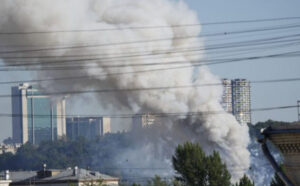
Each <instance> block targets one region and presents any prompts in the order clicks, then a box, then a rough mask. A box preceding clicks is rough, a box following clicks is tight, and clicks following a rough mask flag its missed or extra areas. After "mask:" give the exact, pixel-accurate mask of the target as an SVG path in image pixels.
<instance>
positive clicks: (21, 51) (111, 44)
mask: <svg viewBox="0 0 300 186" xmlns="http://www.w3.org/2000/svg"><path fill="white" fill-rule="evenodd" d="M297 27H300V25H299V24H297V25H290V26H285V27H282V26H278V27H272V28H264V29H252V30H248V31H235V32H230V33H222V34H226V35H227V34H237V33H249V32H257V31H268V30H282V29H288V28H297ZM215 35H216V34H210V35H206V36H198V35H193V36H181V37H170V38H158V39H152V40H139V41H127V42H118V43H102V44H93V45H81V46H63V47H49V48H39V49H27V50H13V51H0V54H12V53H26V52H41V51H53V50H54V51H55V50H65V49H81V48H95V47H104V46H118V45H128V44H139V43H149V42H160V41H168V40H182V39H192V38H199V37H208V36H215ZM217 35H218V34H217Z"/></svg>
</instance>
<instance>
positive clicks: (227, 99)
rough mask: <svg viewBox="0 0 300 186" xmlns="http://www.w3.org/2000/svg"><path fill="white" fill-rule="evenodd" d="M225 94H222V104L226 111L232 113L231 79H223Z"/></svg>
mask: <svg viewBox="0 0 300 186" xmlns="http://www.w3.org/2000/svg"><path fill="white" fill-rule="evenodd" d="M222 83H223V96H222V102H221V104H222V106H223V108H224V110H225V111H226V112H229V113H232V86H231V80H229V79H223V80H222Z"/></svg>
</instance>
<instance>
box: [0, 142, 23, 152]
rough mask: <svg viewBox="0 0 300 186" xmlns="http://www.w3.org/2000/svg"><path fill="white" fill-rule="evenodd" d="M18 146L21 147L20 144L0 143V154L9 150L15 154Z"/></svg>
mask: <svg viewBox="0 0 300 186" xmlns="http://www.w3.org/2000/svg"><path fill="white" fill-rule="evenodd" d="M19 147H21V144H14V145H5V144H0V154H4V153H9V152H10V153H12V154H15V153H16V152H17V150H18V148H19Z"/></svg>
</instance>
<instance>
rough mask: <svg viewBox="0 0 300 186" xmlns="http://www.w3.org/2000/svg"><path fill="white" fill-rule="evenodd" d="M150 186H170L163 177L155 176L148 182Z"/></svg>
mask: <svg viewBox="0 0 300 186" xmlns="http://www.w3.org/2000/svg"><path fill="white" fill-rule="evenodd" d="M147 185H148V186H168V185H169V184H168V183H167V182H166V181H163V180H162V179H161V177H159V176H157V175H156V176H155V177H154V178H153V179H152V180H151V181H148V184H147Z"/></svg>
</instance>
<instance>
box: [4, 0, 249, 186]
mask: <svg viewBox="0 0 300 186" xmlns="http://www.w3.org/2000/svg"><path fill="white" fill-rule="evenodd" d="M196 23H198V19H197V15H196V14H195V12H193V11H191V10H190V9H189V8H188V7H187V5H186V4H185V3H183V2H182V1H179V2H177V1H168V0H151V1H149V0H26V1H23V0H14V1H11V0H2V1H1V6H0V32H2V33H4V32H32V31H53V30H56V31H57V30H93V29H99V28H105V29H111V30H107V31H93V32H77V31H74V32H56V33H35V34H25V35H24V34H20V35H0V44H1V51H20V52H13V53H4V52H1V53H0V58H5V57H8V56H20V57H26V56H27V57H28V56H36V58H35V59H33V60H29V59H23V60H20V59H19V62H20V64H21V63H22V64H23V63H26V62H28V63H32V62H43V63H41V64H40V65H39V67H40V68H44V67H49V63H47V61H49V59H45V58H41V57H40V56H51V55H52V56H53V55H55V56H58V57H57V59H55V60H63V59H74V58H70V57H69V58H68V57H65V58H63V57H64V56H70V55H82V57H81V58H95V55H97V56H96V57H97V58H101V59H98V60H97V61H89V60H85V61H80V62H78V61H75V60H74V62H72V63H61V64H60V63H55V66H56V67H63V68H67V67H66V66H67V65H69V66H72V68H73V67H74V68H76V67H77V69H76V70H69V71H63V70H56V71H39V72H38V73H37V77H38V78H41V79H45V78H57V77H68V76H74V75H77V76H90V78H88V79H74V80H72V81H70V80H68V81H67V80H66V81H53V82H47V83H46V82H43V83H42V84H41V86H42V87H43V88H44V89H46V90H47V91H49V92H53V91H64V90H67V91H74V90H86V89H88V88H89V89H110V88H114V89H128V88H149V87H164V86H180V85H191V84H206V83H220V80H219V79H218V77H216V76H215V75H213V74H212V73H211V72H210V71H209V69H208V68H207V67H205V66H201V67H199V68H198V69H197V70H195V69H194V68H193V67H192V62H193V61H195V60H201V59H202V58H203V54H201V53H198V54H197V55H195V53H194V55H191V53H190V52H187V51H184V50H182V49H187V48H199V47H202V44H203V42H202V41H201V40H200V39H199V38H195V37H190V38H188V39H187V38H185V39H175V38H177V37H188V36H195V35H199V33H200V32H201V27H200V26H185V27H176V26H172V25H185V24H196ZM157 25H159V26H165V27H160V28H151V29H150V28H148V29H128V28H130V27H151V26H157ZM160 38H173V39H169V40H162V41H152V42H137V43H132V44H123V45H116V44H115V45H103V46H94V47H81V48H75V47H71V48H70V47H69V48H68V46H86V45H99V44H112V43H126V42H134V41H145V40H146V41H147V40H156V39H160ZM3 46H5V47H3ZM55 47H65V48H64V49H59V50H42V51H34V52H33V51H31V52H28V51H27V52H26V50H33V49H40V48H55ZM22 51H23V52H22ZM160 51H166V52H165V53H163V54H162V53H160ZM172 51H181V52H176V53H174V52H172ZM155 53H160V54H159V55H155V56H153V55H152V56H151V55H148V56H143V55H144V54H155ZM130 54H138V55H139V54H140V56H136V57H131V58H129V57H122V58H117V59H115V60H112V59H109V60H108V58H111V57H116V56H128V55H130ZM89 56H90V57H89ZM77 58H78V57H77ZM171 61H183V62H184V64H177V65H170V64H165V65H161V66H128V64H133V63H134V64H145V63H162V64H164V63H168V62H171ZM15 63H16V61H15V60H5V64H7V65H11V64H15ZM116 64H122V65H127V66H125V67H119V68H111V67H108V66H107V65H116ZM60 65H63V66H60ZM82 65H85V66H89V68H86V67H82ZM180 65H185V66H190V68H178V69H173V70H164V71H152V72H144V73H129V74H123V75H114V76H112V75H107V74H112V73H124V72H133V71H145V70H150V69H155V68H168V67H171V68H172V67H175V66H180ZM51 66H53V65H51ZM27 67H28V68H31V67H29V66H27ZM99 75H101V76H99ZM221 95H222V87H221V86H218V87H217V86H211V87H198V88H189V89H166V90H163V91H161V90H159V91H158V90H156V91H136V92H124V91H123V92H116V93H108V94H99V96H98V97H97V99H98V100H99V105H100V106H101V107H103V108H110V110H111V111H113V112H115V113H118V112H120V111H127V112H129V111H130V112H131V113H138V112H154V113H172V112H203V114H202V115H201V116H198V118H197V119H195V120H194V121H192V122H191V123H192V124H193V125H192V126H193V129H194V130H193V134H192V135H191V136H188V135H181V134H179V133H178V135H177V136H176V135H175V136H174V138H181V137H182V136H184V139H186V140H192V141H196V142H199V143H200V144H201V145H202V146H203V148H204V149H205V151H206V152H208V153H211V152H212V151H213V150H217V151H219V152H220V154H221V157H222V159H223V160H224V161H225V162H226V164H227V166H228V169H229V170H230V172H231V174H232V177H233V180H236V179H238V178H239V177H241V176H242V175H243V173H244V172H246V171H247V169H248V167H249V164H250V159H249V152H248V150H247V145H248V143H249V137H248V129H247V126H241V125H239V124H238V123H237V121H236V120H235V119H234V117H233V116H232V115H230V114H227V113H225V111H224V113H222V114H205V113H206V112H210V111H220V110H223V109H222V107H221V105H220V103H219V102H220V99H221ZM179 118H181V119H182V117H177V118H174V117H173V118H172V119H169V120H167V121H166V122H167V123H173V122H174V121H175V120H177V119H179ZM189 126H191V125H190V124H189V123H187V127H189ZM178 141H180V140H178ZM162 144H163V143H162ZM145 148H148V149H151V148H150V147H145ZM143 151H146V150H143ZM149 151H151V150H149ZM133 152H136V151H133ZM141 152H142V151H141ZM147 152H148V151H147ZM149 156H150V157H151V155H149ZM149 162H151V161H149Z"/></svg>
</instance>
